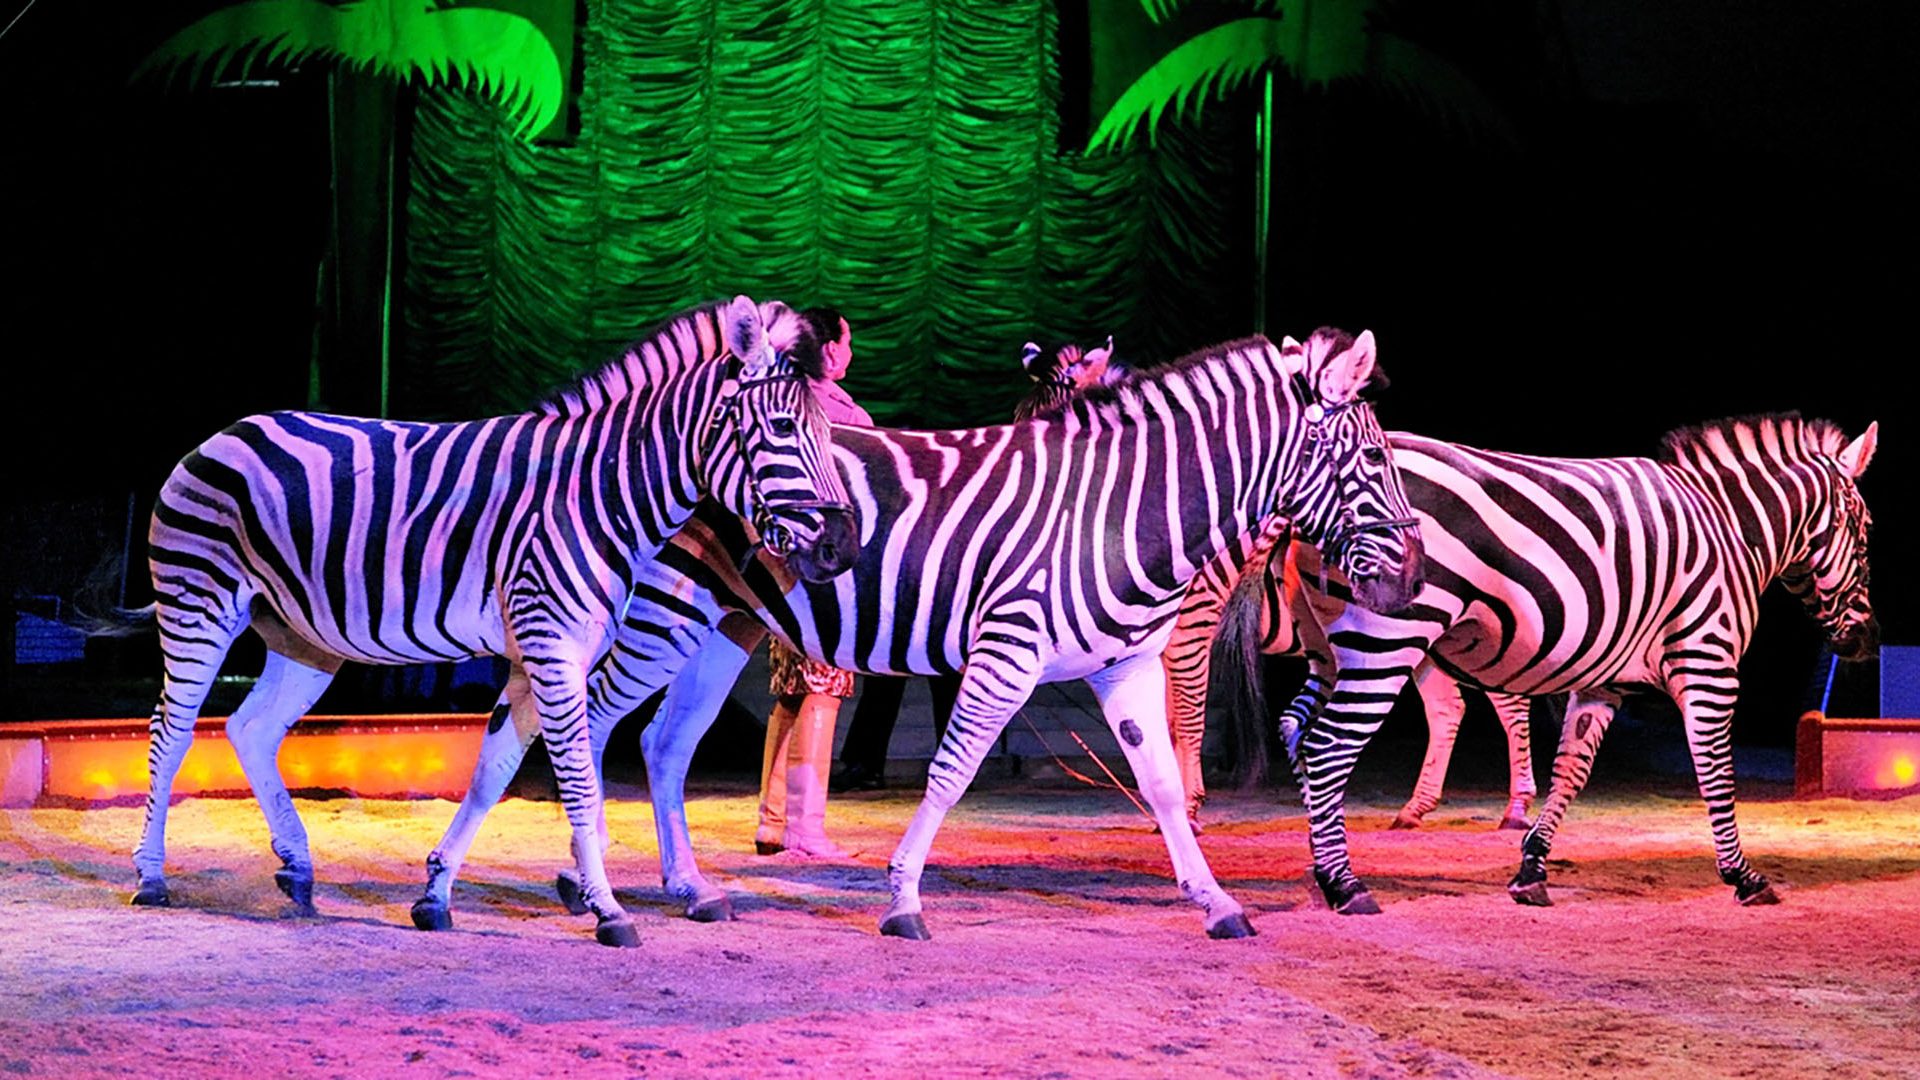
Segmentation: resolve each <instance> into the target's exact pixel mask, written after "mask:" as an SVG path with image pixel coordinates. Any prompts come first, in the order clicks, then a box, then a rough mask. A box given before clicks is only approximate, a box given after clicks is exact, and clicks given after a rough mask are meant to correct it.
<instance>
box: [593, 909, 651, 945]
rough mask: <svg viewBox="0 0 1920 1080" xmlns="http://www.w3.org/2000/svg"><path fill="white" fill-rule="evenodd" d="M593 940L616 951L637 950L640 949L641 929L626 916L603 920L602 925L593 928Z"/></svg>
mask: <svg viewBox="0 0 1920 1080" xmlns="http://www.w3.org/2000/svg"><path fill="white" fill-rule="evenodd" d="M593 940H595V941H597V942H599V943H600V944H602V945H608V946H612V947H613V948H616V949H637V948H639V947H640V928H639V927H637V926H635V925H633V920H632V919H631V918H629V917H628V916H625V915H620V916H617V917H615V918H611V919H601V920H600V925H599V926H596V927H594V928H593Z"/></svg>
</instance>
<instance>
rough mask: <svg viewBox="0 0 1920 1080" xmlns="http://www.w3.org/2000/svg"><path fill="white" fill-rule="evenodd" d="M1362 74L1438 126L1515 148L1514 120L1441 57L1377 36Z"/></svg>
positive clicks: (1391, 37)
mask: <svg viewBox="0 0 1920 1080" xmlns="http://www.w3.org/2000/svg"><path fill="white" fill-rule="evenodd" d="M1367 61H1368V62H1367V71H1366V74H1367V75H1368V76H1369V77H1370V78H1371V79H1372V80H1373V81H1374V82H1375V83H1377V84H1378V85H1380V86H1381V87H1383V88H1385V89H1386V90H1387V91H1388V92H1389V93H1392V94H1393V95H1394V96H1396V97H1398V98H1400V99H1401V100H1403V101H1405V102H1407V103H1408V104H1410V105H1412V106H1413V107H1414V108H1415V109H1418V110H1419V111H1421V112H1423V113H1426V114H1428V115H1430V116H1432V117H1434V118H1435V119H1438V120H1439V121H1441V122H1442V123H1448V124H1456V125H1458V126H1459V127H1461V128H1462V129H1464V130H1465V131H1466V133H1467V134H1469V135H1480V136H1484V137H1488V138H1492V139H1494V140H1496V141H1498V142H1501V143H1504V144H1506V145H1508V146H1512V145H1515V144H1517V143H1518V142H1519V136H1518V133H1517V132H1516V131H1515V130H1514V126H1513V120H1512V118H1511V117H1510V116H1509V115H1508V114H1507V111H1506V110H1505V109H1503V108H1501V107H1500V105H1499V104H1498V103H1497V102H1495V101H1494V99H1493V98H1491V97H1489V96H1487V93H1486V91H1484V90H1482V89H1481V88H1480V86H1479V84H1478V83H1475V82H1474V81H1473V80H1472V79H1471V78H1468V77H1467V74H1466V72H1464V71H1462V70H1461V69H1460V68H1459V67H1457V66H1455V65H1454V64H1453V63H1452V62H1451V61H1449V60H1447V59H1446V58H1445V57H1443V56H1441V55H1440V54H1438V53H1436V52H1434V51H1432V50H1431V49H1428V48H1426V47H1425V46H1422V45H1419V44H1416V43H1415V42H1413V41H1409V40H1408V39H1406V38H1403V37H1400V36H1399V35H1397V34H1389V33H1384V32H1379V31H1376V32H1375V33H1374V34H1373V39H1372V43H1371V47H1370V48H1369V52H1368V58H1367Z"/></svg>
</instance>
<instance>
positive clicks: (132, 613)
mask: <svg viewBox="0 0 1920 1080" xmlns="http://www.w3.org/2000/svg"><path fill="white" fill-rule="evenodd" d="M159 608H160V605H159V604H157V603H153V604H148V605H147V606H146V607H137V608H123V607H110V608H107V609H105V610H104V611H101V612H94V611H87V610H84V609H82V608H81V606H80V605H79V604H78V603H75V605H74V608H73V614H71V615H69V616H67V617H66V618H65V619H62V620H61V621H62V622H64V623H66V624H67V625H68V626H71V627H73V628H74V629H75V630H78V631H80V632H81V633H83V634H85V635H87V636H88V637H107V638H122V637H133V636H134V635H136V634H151V633H153V631H154V628H155V627H156V626H157V625H158V620H157V619H156V618H155V612H157V611H158V610H159Z"/></svg>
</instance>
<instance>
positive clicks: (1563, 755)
mask: <svg viewBox="0 0 1920 1080" xmlns="http://www.w3.org/2000/svg"><path fill="white" fill-rule="evenodd" d="M1613 713H1614V706H1613V702H1611V701H1607V700H1600V699H1596V698H1589V697H1584V696H1582V695H1580V694H1575V695H1574V696H1573V697H1572V699H1571V700H1569V701H1568V703H1567V716H1566V720H1565V722H1564V723H1562V724H1561V725H1560V747H1559V749H1558V750H1557V751H1556V752H1555V753H1554V758H1553V782H1552V784H1550V785H1549V786H1548V788H1547V798H1546V801H1545V802H1543V803H1541V805H1540V816H1539V818H1538V819H1537V820H1535V822H1534V825H1533V828H1532V829H1530V830H1528V832H1527V835H1526V838H1525V839H1523V840H1522V841H1521V843H1520V870H1519V872H1518V873H1516V874H1514V875H1513V880H1512V881H1509V882H1508V883H1507V895H1509V896H1511V897H1513V902H1514V903H1516V904H1526V905H1528V906H1530V907H1550V906H1552V904H1553V897H1552V896H1550V895H1549V894H1548V893H1547V855H1548V854H1549V853H1550V852H1552V850H1553V836H1554V834H1555V833H1556V832H1558V831H1559V830H1560V823H1561V821H1562V820H1564V819H1565V818H1566V816H1567V809H1568V807H1570V806H1572V805H1573V800H1574V799H1575V798H1576V797H1578V796H1579V794H1580V792H1581V790H1582V789H1584V788H1585V787H1586V786H1587V779H1588V778H1589V777H1590V776H1592V775H1593V759H1594V755H1595V754H1597V753H1599V750H1600V741H1601V740H1602V739H1603V738H1605V737H1606V734H1607V726H1608V725H1609V724H1611V723H1613Z"/></svg>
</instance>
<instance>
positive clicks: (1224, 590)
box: [1015, 337, 1611, 834]
mask: <svg viewBox="0 0 1920 1080" xmlns="http://www.w3.org/2000/svg"><path fill="white" fill-rule="evenodd" d="M1112 352H1113V339H1112V338H1111V337H1109V338H1108V339H1107V341H1106V345H1105V346H1104V348H1103V349H1093V350H1087V351H1086V352H1085V353H1084V354H1083V353H1082V351H1081V350H1080V349H1078V348H1077V347H1074V346H1067V347H1064V348H1061V349H1058V350H1056V351H1055V352H1054V353H1052V354H1051V357H1052V363H1051V364H1040V363H1038V361H1039V360H1040V359H1041V358H1042V357H1043V356H1046V355H1048V354H1045V353H1043V351H1042V350H1041V348H1040V347H1039V346H1038V345H1035V344H1034V343H1032V342H1028V343H1027V345H1026V347H1025V350H1024V352H1023V354H1022V356H1021V366H1022V368H1023V369H1024V370H1025V371H1026V373H1027V375H1028V377H1029V378H1031V379H1033V380H1034V382H1035V384H1036V385H1035V387H1034V389H1033V391H1032V392H1031V393H1029V395H1028V396H1027V397H1026V398H1025V399H1023V400H1022V401H1021V403H1020V404H1019V406H1018V407H1017V409H1016V411H1015V416H1017V417H1023V418H1024V417H1031V416H1046V415H1051V414H1054V413H1057V412H1058V411H1059V410H1060V409H1061V408H1062V407H1063V406H1064V405H1065V404H1066V403H1067V402H1068V401H1070V400H1071V399H1072V398H1073V397H1074V396H1076V395H1078V394H1080V393H1082V392H1084V391H1085V390H1086V389H1087V388H1088V387H1089V386H1093V385H1112V384H1113V383H1114V382H1116V381H1119V380H1120V379H1123V378H1125V377H1126V375H1127V368H1126V365H1125V364H1124V363H1123V362H1122V361H1120V360H1119V359H1118V358H1116V357H1113V356H1112V355H1111V354H1112ZM1392 440H1393V436H1392V435H1391V434H1389V435H1388V436H1387V442H1388V446H1389V447H1391V445H1392ZM1276 550H1277V551H1279V552H1282V553H1283V558H1282V559H1280V560H1273V559H1272V558H1271V555H1272V553H1273V552H1274V551H1276ZM1263 572H1264V574H1265V577H1264V581H1263V587H1264V588H1265V590H1266V592H1265V597H1264V603H1263V606H1262V607H1261V609H1260V618H1261V623H1260V630H1259V635H1260V637H1259V643H1260V650H1261V652H1263V653H1265V654H1267V655H1281V656H1296V655H1299V656H1305V657H1306V658H1307V659H1308V661H1309V664H1310V666H1311V668H1312V675H1311V680H1312V681H1311V683H1310V687H1312V688H1314V689H1315V690H1316V691H1317V690H1319V689H1320V688H1323V687H1325V686H1326V685H1328V684H1329V683H1330V682H1331V675H1330V673H1329V670H1328V665H1329V664H1330V662H1331V655H1332V654H1331V652H1330V650H1329V647H1328V645H1327V642H1326V639H1325V635H1324V634H1323V633H1321V632H1320V626H1319V621H1320V617H1319V616H1316V614H1315V610H1314V608H1315V603H1316V601H1318V602H1319V603H1320V604H1321V605H1322V606H1324V605H1325V603H1326V601H1325V598H1324V597H1325V592H1326V587H1325V582H1324V581H1322V586H1321V589H1320V590H1319V591H1318V592H1312V591H1310V590H1308V589H1306V588H1305V587H1304V586H1303V583H1302V579H1303V575H1304V577H1305V579H1306V580H1313V579H1315V578H1324V573H1323V572H1322V570H1321V560H1320V552H1319V551H1318V549H1316V548H1314V547H1312V546H1311V545H1307V544H1302V543H1298V542H1297V541H1294V540H1293V539H1292V538H1291V530H1290V529H1289V528H1288V527H1287V523H1286V520H1285V519H1284V518H1276V519H1274V521H1272V522H1270V523H1269V526H1268V528H1267V530H1266V531H1265V532H1263V535H1262V537H1261V539H1260V540H1259V541H1258V542H1257V543H1256V545H1255V548H1254V551H1253V554H1252V557H1251V558H1248V559H1244V560H1243V559H1239V558H1227V559H1222V560H1218V561H1216V562H1215V563H1212V564H1209V566H1208V567H1207V568H1206V569H1205V570H1203V571H1202V572H1201V574H1200V575H1199V576H1197V577H1195V578H1194V581H1193V584H1192V585H1191V586H1190V587H1189V589H1188V593H1187V598H1186V600H1185V601H1184V602H1183V603H1182V604H1181V607H1180V612H1179V614H1178V616H1177V617H1176V620H1175V624H1174V631H1173V636H1172V638H1171V639H1170V640H1169V641H1168V643H1167V649H1166V652H1165V653H1163V654H1162V662H1163V666H1164V667H1165V669H1166V673H1167V686H1168V721H1169V724H1170V726H1171V728H1172V734H1173V744H1174V751H1175V755H1176V757H1177V759H1178V761H1179V765H1180V775H1181V783H1182V785H1183V787H1184V788H1185V792H1186V801H1187V817H1188V821H1189V823H1190V824H1191V825H1192V826H1193V829H1194V832H1195V833H1196V834H1198V833H1200V832H1201V831H1202V827H1201V824H1200V814H1199V811H1200V807H1201V805H1202V804H1203V803H1204V802H1205V801H1206V784H1205V778H1204V775H1203V771H1202V767H1201V756H1200V751H1201V745H1202V742H1203V739H1204V736H1205V728H1206V717H1207V698H1208V682H1209V678H1210V674H1211V659H1212V651H1213V644H1214V641H1215V638H1216V635H1217V633H1218V631H1219V628H1220V612H1221V610H1222V609H1223V608H1224V607H1225V605H1226V602H1227V598H1228V596H1229V595H1230V594H1231V592H1232V590H1233V588H1234V586H1235V585H1236V584H1238V583H1239V581H1241V580H1245V581H1248V582H1253V581H1256V580H1261V579H1260V577H1259V575H1261V574H1262V573H1263ZM1249 575H1252V576H1249ZM1337 614H1338V611H1337V609H1336V610H1334V611H1332V612H1330V613H1329V614H1328V615H1327V616H1326V617H1327V618H1332V617H1333V616H1335V615H1337ZM1414 683H1415V686H1416V688H1417V689H1418V691H1419V693H1420V697H1421V701H1422V704H1423V705H1424V706H1425V711H1426V717H1427V724H1428V730H1429V740H1428V748H1427V754H1426V757H1425V759H1424V760H1423V761H1422V763H1421V767H1420V777H1419V780H1418V782H1417V783H1416V784H1415V786H1414V791H1413V794H1412V796H1411V797H1410V798H1409V799H1408V801H1407V803H1406V805H1405V806H1403V807H1402V808H1401V810H1400V812H1399V813H1398V814H1396V815H1395V816H1394V819H1393V823H1392V826H1391V827H1392V828H1395V829H1411V828H1417V827H1418V826H1419V824H1420V823H1421V820H1422V819H1423V818H1424V817H1425V815H1426V814H1427V813H1428V812H1429V811H1431V810H1432V809H1433V808H1434V807H1436V806H1438V805H1439V803H1440V796H1441V792H1442V789H1443V783H1444V780H1445V776H1446V768H1447V762H1448V761H1449V759H1450V758H1451V757H1452V752H1453V745H1454V740H1455V738H1456V736H1457V735H1458V733H1459V728H1460V721H1461V719H1462V717H1463V716H1464V715H1465V712H1466V701H1465V699H1464V698H1463V696H1462V693H1461V689H1460V686H1459V684H1458V683H1457V682H1455V681H1454V680H1453V679H1452V678H1451V677H1449V676H1448V675H1446V674H1445V673H1444V672H1442V671H1440V670H1439V668H1437V667H1435V666H1434V664H1433V663H1432V662H1431V661H1430V660H1426V661H1422V663H1421V664H1420V666H1419V667H1418V668H1417V669H1416V670H1415V673H1414ZM1486 696H1487V698H1488V700H1489V703H1490V704H1491V705H1492V707H1493V710H1494V716H1495V719H1496V720H1497V721H1498V722H1499V724H1500V726H1501V729H1502V731H1503V732H1504V733H1505V735H1506V739H1507V751H1508V756H1507V761H1508V777H1509V783H1508V801H1507V807H1506V810H1505V812H1504V814H1503V815H1502V817H1501V820H1500V824H1499V826H1498V827H1499V828H1502V829H1514V830H1518V829H1526V828H1527V827H1528V823H1527V813H1528V811H1529V810H1530V808H1531V806H1532V801H1533V799H1534V797H1535V795H1536V794H1537V793H1538V792H1537V788H1536V786H1535V784H1534V778H1533V760H1532V759H1533V750H1532V740H1531V728H1530V725H1529V719H1528V708H1529V705H1528V699H1527V698H1525V697H1523V696H1521V695H1518V694H1506V693H1501V692H1498V691H1493V692H1488V693H1487V694H1486ZM1300 700H1301V701H1303V702H1306V701H1315V700H1324V696H1323V694H1319V695H1309V696H1305V697H1303V698H1301V699H1300ZM1229 712H1230V714H1231V715H1233V716H1234V717H1235V718H1236V720H1239V721H1241V723H1242V729H1241V730H1240V731H1239V733H1238V736H1239V742H1240V745H1241V746H1242V748H1243V750H1251V749H1253V748H1259V747H1263V746H1264V738H1263V736H1262V734H1261V733H1260V731H1259V727H1258V725H1259V723H1260V721H1259V718H1258V717H1259V712H1260V710H1259V709H1258V708H1247V707H1234V708H1230V709H1229ZM1299 719H1300V718H1299V717H1297V716H1295V715H1294V710H1293V709H1292V708H1289V710H1288V711H1287V712H1286V713H1284V714H1283V715H1282V717H1281V736H1282V741H1283V743H1284V745H1285V746H1286V747H1287V749H1288V751H1289V755H1290V756H1291V752H1292V751H1293V749H1294V748H1295V746H1296V745H1297V739H1298V730H1299ZM1608 719H1609V720H1610V719H1611V714H1610V713H1609V715H1608ZM1243 765H1245V766H1247V767H1248V768H1249V770H1250V772H1251V773H1252V775H1251V776H1249V777H1248V778H1247V779H1248V780H1249V781H1250V782H1255V781H1257V780H1258V779H1259V776H1260V773H1261V772H1262V771H1263V769H1264V754H1263V753H1252V754H1248V755H1247V756H1246V757H1245V758H1243Z"/></svg>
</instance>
